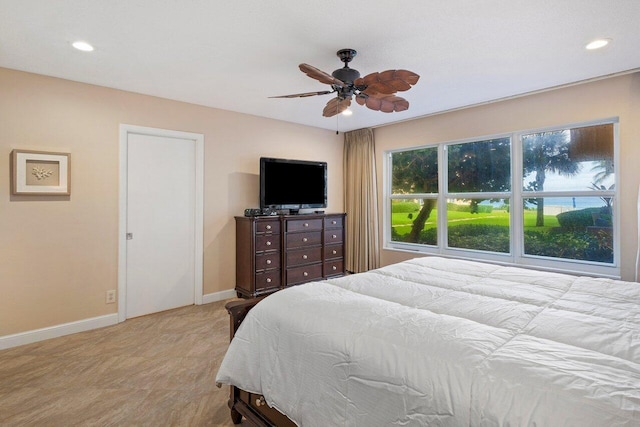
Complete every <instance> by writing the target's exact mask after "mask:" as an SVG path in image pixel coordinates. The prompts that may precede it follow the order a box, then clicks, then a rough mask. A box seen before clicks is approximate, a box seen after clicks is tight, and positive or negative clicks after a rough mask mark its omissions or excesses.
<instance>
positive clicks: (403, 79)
mask: <svg viewBox="0 0 640 427" xmlns="http://www.w3.org/2000/svg"><path fill="white" fill-rule="evenodd" d="M418 79H420V76H419V75H417V74H416V73H414V72H412V71H407V70H387V71H383V72H380V73H371V74H368V75H366V76H364V77H362V78H359V79H356V81H355V82H353V83H354V85H356V86H366V87H367V88H366V89H365V90H364V91H363V92H364V93H366V94H373V93H384V94H388V95H390V94H393V93H396V92H403V91H405V90H409V89H411V86H413V85H415V84H416V83H417V82H418Z"/></svg>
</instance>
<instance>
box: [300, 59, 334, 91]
mask: <svg viewBox="0 0 640 427" xmlns="http://www.w3.org/2000/svg"><path fill="white" fill-rule="evenodd" d="M299 67H300V71H302V72H303V73H305V74H306V75H307V76H309V77H311V78H312V79H316V80H318V81H319V82H320V83H326V84H328V85H337V86H340V87H342V86H344V82H343V81H342V80H338V79H336V78H335V77H333V76H332V75H331V74H328V73H325V72H324V71H322V70H319V69H317V68H316V67H314V66H313V65H309V64H300V65H299Z"/></svg>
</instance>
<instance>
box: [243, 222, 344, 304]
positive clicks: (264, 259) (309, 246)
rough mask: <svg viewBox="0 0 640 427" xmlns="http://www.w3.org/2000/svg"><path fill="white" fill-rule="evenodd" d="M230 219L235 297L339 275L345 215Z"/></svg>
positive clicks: (342, 267) (260, 293)
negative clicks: (233, 238) (233, 231)
mask: <svg viewBox="0 0 640 427" xmlns="http://www.w3.org/2000/svg"><path fill="white" fill-rule="evenodd" d="M235 219H236V292H237V294H238V296H239V297H255V296H259V295H265V294H269V293H272V292H275V291H277V290H279V289H283V288H285V287H287V286H293V285H298V284H301V283H306V282H311V281H314V280H320V279H325V278H330V277H337V276H342V275H344V274H345V266H344V251H345V244H344V242H345V229H344V226H345V214H343V213H339V214H309V215H281V216H250V217H246V216H237V217H235Z"/></svg>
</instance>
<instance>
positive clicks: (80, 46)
mask: <svg viewBox="0 0 640 427" xmlns="http://www.w3.org/2000/svg"><path fill="white" fill-rule="evenodd" d="M71 46H73V47H75V48H76V49H78V50H81V51H83V52H91V51H92V50H93V46H91V45H90V44H89V43H87V42H83V41H77V42H73V43H72V44H71Z"/></svg>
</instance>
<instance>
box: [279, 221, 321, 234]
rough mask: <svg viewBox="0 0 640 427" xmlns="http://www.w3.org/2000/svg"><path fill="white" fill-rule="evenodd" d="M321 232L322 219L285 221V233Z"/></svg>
mask: <svg viewBox="0 0 640 427" xmlns="http://www.w3.org/2000/svg"><path fill="white" fill-rule="evenodd" d="M311 230H322V218H316V219H290V220H287V231H294V232H295V231H311Z"/></svg>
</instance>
